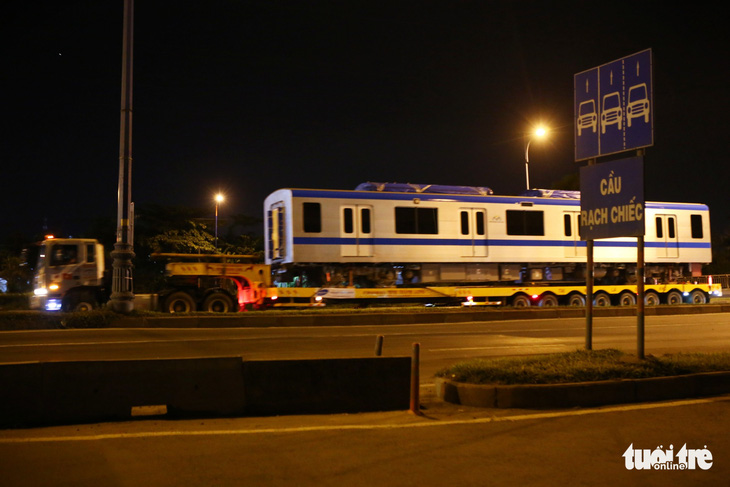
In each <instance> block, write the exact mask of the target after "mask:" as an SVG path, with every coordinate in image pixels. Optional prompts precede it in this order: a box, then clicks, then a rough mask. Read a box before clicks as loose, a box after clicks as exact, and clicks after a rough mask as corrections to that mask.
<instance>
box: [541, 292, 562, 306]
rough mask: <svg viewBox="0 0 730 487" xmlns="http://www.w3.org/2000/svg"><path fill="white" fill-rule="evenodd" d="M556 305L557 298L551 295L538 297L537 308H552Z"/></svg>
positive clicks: (546, 294)
mask: <svg viewBox="0 0 730 487" xmlns="http://www.w3.org/2000/svg"><path fill="white" fill-rule="evenodd" d="M557 305H558V298H557V296H555V295H554V294H552V293H545V294H543V295H542V296H541V297H540V301H539V303H538V306H541V307H546V308H548V307H553V306H557Z"/></svg>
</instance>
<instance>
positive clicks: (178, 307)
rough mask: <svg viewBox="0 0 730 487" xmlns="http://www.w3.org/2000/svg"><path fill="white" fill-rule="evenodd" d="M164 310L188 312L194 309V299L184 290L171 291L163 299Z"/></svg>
mask: <svg viewBox="0 0 730 487" xmlns="http://www.w3.org/2000/svg"><path fill="white" fill-rule="evenodd" d="M165 311H167V312H168V313H190V312H191V311H195V300H194V299H193V297H192V296H190V295H189V294H188V293H186V292H185V291H178V292H175V293H172V294H170V295H169V296H168V297H167V298H166V299H165Z"/></svg>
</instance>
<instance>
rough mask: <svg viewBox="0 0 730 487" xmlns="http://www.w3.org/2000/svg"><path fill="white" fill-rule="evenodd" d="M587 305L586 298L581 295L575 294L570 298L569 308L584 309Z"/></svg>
mask: <svg viewBox="0 0 730 487" xmlns="http://www.w3.org/2000/svg"><path fill="white" fill-rule="evenodd" d="M585 305H586V297H585V296H583V295H582V294H579V293H573V294H571V295H570V297H569V298H568V306H575V307H581V308H582V307H583V306H585Z"/></svg>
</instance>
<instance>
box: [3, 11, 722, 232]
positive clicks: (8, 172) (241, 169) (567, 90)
mask: <svg viewBox="0 0 730 487" xmlns="http://www.w3.org/2000/svg"><path fill="white" fill-rule="evenodd" d="M122 10H123V0H114V1H111V0H105V1H98V0H93V1H92V0H69V1H65V2H49V1H40V2H13V3H12V4H9V5H6V6H4V13H3V15H2V17H3V20H2V36H3V42H2V53H3V60H4V66H3V68H2V75H1V76H2V82H3V83H2V84H3V87H4V88H3V89H2V113H3V114H4V117H3V118H4V126H5V129H4V130H3V136H2V141H3V143H2V163H1V164H2V166H1V167H2V172H1V181H2V183H1V187H0V204H1V205H2V209H1V210H0V239H2V238H4V237H8V236H9V235H11V234H22V235H27V236H28V237H29V238H30V237H31V236H37V235H42V234H43V233H44V232H45V231H46V230H48V231H51V230H52V231H55V232H57V233H59V234H60V235H66V236H67V235H77V234H83V233H84V232H87V233H88V231H89V228H90V225H91V222H93V221H94V220H98V219H100V218H101V219H108V221H109V222H110V223H111V225H114V224H115V223H114V222H115V218H116V204H117V181H118V164H119V120H120V95H121V64H122V61H121V49H122V19H123V18H122V13H123V12H122ZM726 24H727V21H726V16H725V15H721V14H720V12H718V11H715V10H713V9H712V8H711V7H709V6H707V5H705V4H703V3H695V4H687V3H680V4H675V5H669V3H667V2H658V1H656V2H655V1H614V2H603V3H598V2H589V1H586V2H576V1H554V2H547V1H544V0H540V1H466V0H464V1H438V2H430V1H398V0H393V1H390V2H377V1H367V2H359V1H347V0H345V1H310V2H302V1H278V0H261V1H253V0H235V1H234V0H210V1H205V2H201V1H162V0H138V1H137V2H136V4H135V32H134V41H135V43H134V129H133V157H134V162H133V173H134V176H133V185H132V195H133V200H134V201H135V203H136V205H137V206H138V207H139V206H140V205H145V204H153V203H154V204H162V205H170V206H178V205H180V206H189V207H197V208H209V209H210V214H211V216H212V214H213V211H214V210H213V209H214V203H213V194H214V193H215V192H216V191H219V190H220V191H222V192H224V193H225V194H226V197H227V200H226V202H225V204H224V205H223V206H221V214H222V215H233V214H249V215H253V216H257V217H260V216H261V213H262V205H263V200H264V198H265V197H266V195H268V194H269V193H270V192H272V191H274V190H276V189H278V188H282V187H309V188H332V189H353V188H354V187H355V186H356V185H357V184H358V183H360V182H364V181H391V182H392V181H397V182H411V183H438V184H456V185H478V186H489V187H491V188H492V189H493V190H494V191H495V193H496V194H515V193H517V192H520V191H522V190H523V189H524V186H525V174H524V172H525V168H524V147H525V134H526V132H528V131H529V130H530V128H531V127H532V126H534V125H535V124H537V123H538V122H544V123H546V124H548V125H549V126H550V127H551V128H552V129H553V131H552V133H551V136H550V139H549V140H547V141H544V142H539V143H538V142H533V143H532V145H531V147H530V162H531V163H530V182H531V185H532V186H534V187H543V188H545V187H551V186H553V185H554V184H556V183H557V182H558V181H560V180H561V179H563V178H564V177H566V176H571V175H572V176H577V174H578V171H579V167H580V164H579V163H576V162H575V161H574V157H573V154H574V146H573V143H574V142H573V139H574V136H573V131H574V128H573V120H572V113H573V76H574V74H576V73H578V72H581V71H584V70H587V69H591V68H594V67H596V66H599V65H602V64H605V63H607V62H610V61H613V60H615V59H618V58H621V57H625V56H627V55H630V54H634V53H636V52H638V51H641V50H644V49H647V48H651V49H652V51H653V57H654V75H653V81H654V87H655V92H654V109H655V110H654V116H655V136H654V141H655V144H654V147H651V148H649V149H648V150H647V156H646V198H647V199H648V200H660V201H684V202H700V203H706V204H708V205H709V206H710V210H711V212H712V223H713V228H714V230H715V231H716V232H717V231H721V230H722V231H724V230H725V229H727V228H728V227H729V226H730V213H729V211H728V208H727V206H728V205H727V201H728V197H727V191H728V188H727V186H728V182H730V177H729V176H730V170H728V162H727V158H726V156H725V154H726V152H727V147H726V138H727V135H728V133H730V130H729V129H730V103H728V96H727V94H726V93H725V92H724V91H723V90H724V89H725V87H726V86H727V75H728V61H727V47H728V42H727V38H726V31H727V25H726Z"/></svg>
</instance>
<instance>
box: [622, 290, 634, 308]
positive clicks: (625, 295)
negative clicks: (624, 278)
mask: <svg viewBox="0 0 730 487" xmlns="http://www.w3.org/2000/svg"><path fill="white" fill-rule="evenodd" d="M618 304H619V305H620V306H636V294H634V293H632V292H631V291H624V292H622V293H621V294H620V295H619V297H618Z"/></svg>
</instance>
